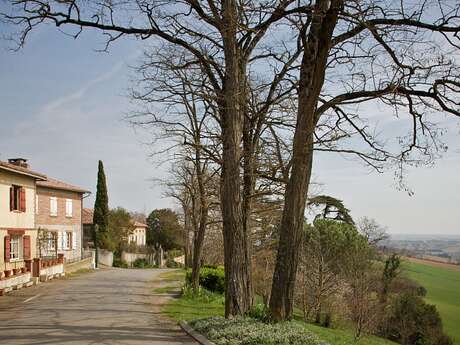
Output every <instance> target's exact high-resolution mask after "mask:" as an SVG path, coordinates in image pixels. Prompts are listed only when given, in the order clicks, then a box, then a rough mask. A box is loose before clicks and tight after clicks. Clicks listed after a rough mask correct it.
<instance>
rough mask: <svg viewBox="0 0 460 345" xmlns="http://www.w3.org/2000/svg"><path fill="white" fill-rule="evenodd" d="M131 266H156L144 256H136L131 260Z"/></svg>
mask: <svg viewBox="0 0 460 345" xmlns="http://www.w3.org/2000/svg"><path fill="white" fill-rule="evenodd" d="M133 267H134V268H156V267H157V266H156V265H152V264H150V263H149V262H148V261H147V260H146V259H144V258H138V259H136V260H135V261H134V262H133Z"/></svg>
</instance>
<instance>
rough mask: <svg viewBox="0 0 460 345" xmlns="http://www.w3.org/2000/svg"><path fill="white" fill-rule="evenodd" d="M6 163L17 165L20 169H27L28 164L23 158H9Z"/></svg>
mask: <svg viewBox="0 0 460 345" xmlns="http://www.w3.org/2000/svg"><path fill="white" fill-rule="evenodd" d="M8 163H10V164H14V165H17V166H18V167H21V168H26V169H29V164H28V163H27V159H25V158H9V159H8Z"/></svg>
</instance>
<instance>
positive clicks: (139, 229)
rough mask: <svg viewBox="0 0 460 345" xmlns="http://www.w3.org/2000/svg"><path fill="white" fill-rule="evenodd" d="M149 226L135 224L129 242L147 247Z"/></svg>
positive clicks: (139, 223)
mask: <svg viewBox="0 0 460 345" xmlns="http://www.w3.org/2000/svg"><path fill="white" fill-rule="evenodd" d="M146 235H147V225H146V224H144V223H141V222H134V230H133V232H132V233H131V234H130V235H129V238H128V242H129V243H135V244H136V245H138V246H140V247H141V246H145V245H146V243H147V242H146Z"/></svg>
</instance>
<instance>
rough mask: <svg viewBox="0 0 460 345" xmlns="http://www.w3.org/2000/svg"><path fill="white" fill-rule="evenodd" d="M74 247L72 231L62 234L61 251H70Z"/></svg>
mask: <svg viewBox="0 0 460 345" xmlns="http://www.w3.org/2000/svg"><path fill="white" fill-rule="evenodd" d="M72 247H73V234H72V231H63V232H62V233H61V249H64V250H69V249H72Z"/></svg>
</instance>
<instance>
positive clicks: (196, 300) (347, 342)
mask: <svg viewBox="0 0 460 345" xmlns="http://www.w3.org/2000/svg"><path fill="white" fill-rule="evenodd" d="M163 313H164V314H166V315H167V316H169V317H170V318H172V319H174V320H177V321H179V320H186V321H192V320H197V319H203V318H209V317H214V316H220V317H223V316H224V298H223V296H222V295H219V294H213V293H211V292H207V291H205V292H203V293H202V294H201V295H200V296H198V297H193V296H190V295H187V294H185V295H183V296H181V297H180V298H177V299H173V300H171V301H170V302H169V303H168V304H166V305H165V306H164V307H163ZM293 323H295V324H296V325H297V326H296V327H303V328H304V329H305V330H307V331H309V332H312V333H314V334H316V335H317V336H318V337H319V338H320V339H322V340H324V341H326V342H327V343H329V344H330V345H355V344H360V345H395V343H394V342H391V341H388V340H386V339H382V338H379V337H374V336H367V337H362V338H360V339H359V340H358V341H355V339H354V336H353V332H352V331H351V330H349V329H333V328H324V327H320V326H316V325H312V324H305V323H304V322H300V321H294V322H293Z"/></svg>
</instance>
